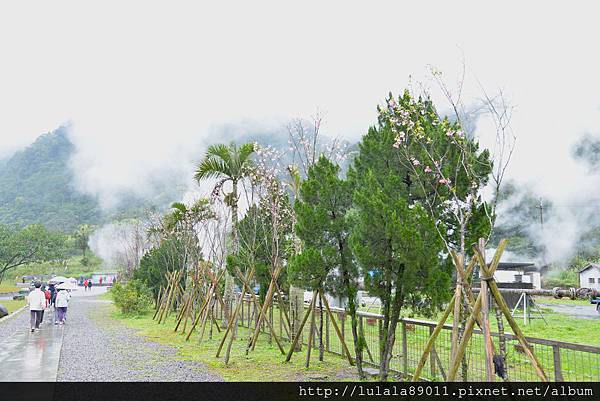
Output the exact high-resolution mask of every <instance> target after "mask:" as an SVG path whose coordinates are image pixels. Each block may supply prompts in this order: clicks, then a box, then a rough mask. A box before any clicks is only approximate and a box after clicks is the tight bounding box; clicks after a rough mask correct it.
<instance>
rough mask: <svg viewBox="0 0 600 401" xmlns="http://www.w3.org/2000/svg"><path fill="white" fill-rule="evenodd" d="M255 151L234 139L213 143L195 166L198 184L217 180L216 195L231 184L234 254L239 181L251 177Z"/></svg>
mask: <svg viewBox="0 0 600 401" xmlns="http://www.w3.org/2000/svg"><path fill="white" fill-rule="evenodd" d="M254 152H255V144H254V143H245V144H242V145H240V146H238V145H236V144H235V143H233V142H232V143H231V144H229V145H224V144H218V145H211V146H209V148H208V150H207V151H206V155H205V156H204V159H202V161H201V162H200V163H199V164H198V166H197V167H196V172H195V174H194V178H195V179H196V181H198V183H200V182H202V181H205V180H208V179H216V180H217V183H216V184H215V186H214V188H213V195H215V194H219V193H220V192H221V191H222V190H223V187H224V186H225V184H227V183H231V192H229V193H226V194H225V204H226V205H227V206H228V207H229V208H230V209H231V238H232V247H233V249H232V253H234V254H235V253H236V252H237V249H238V246H239V241H238V235H237V224H238V200H239V195H238V184H240V183H241V182H242V181H243V180H244V179H245V178H247V177H248V176H249V174H250V171H251V170H252V166H253V162H252V155H253V154H254ZM230 281H232V280H230ZM227 312H229V311H227Z"/></svg>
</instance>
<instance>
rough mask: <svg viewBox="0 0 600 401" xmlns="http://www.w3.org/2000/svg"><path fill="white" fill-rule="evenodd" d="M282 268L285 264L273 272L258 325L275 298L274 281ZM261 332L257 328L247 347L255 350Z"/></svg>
mask: <svg viewBox="0 0 600 401" xmlns="http://www.w3.org/2000/svg"><path fill="white" fill-rule="evenodd" d="M282 270H283V265H280V266H278V267H277V269H276V270H275V272H274V273H273V275H272V276H271V283H270V284H269V289H268V291H267V295H266V296H265V303H264V304H263V306H262V308H261V310H260V313H259V315H258V322H257V324H256V325H257V326H258V327H260V326H261V324H262V322H263V319H264V318H265V316H266V313H267V308H268V305H269V304H270V303H271V301H272V300H273V293H274V292H275V284H274V282H276V281H277V279H278V278H279V275H280V274H281V271H282ZM259 334H260V330H256V331H255V332H254V336H253V337H252V339H251V340H250V342H249V344H248V347H247V349H251V350H252V351H254V347H256V341H257V340H258V335H259Z"/></svg>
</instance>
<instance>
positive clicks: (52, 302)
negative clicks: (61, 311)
mask: <svg viewBox="0 0 600 401" xmlns="http://www.w3.org/2000/svg"><path fill="white" fill-rule="evenodd" d="M48 290H49V291H50V306H52V311H53V313H52V315H53V318H52V320H53V321H54V324H58V310H57V309H56V293H57V292H58V291H57V290H56V286H55V284H54V283H50V285H48Z"/></svg>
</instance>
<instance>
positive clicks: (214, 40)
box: [0, 1, 600, 197]
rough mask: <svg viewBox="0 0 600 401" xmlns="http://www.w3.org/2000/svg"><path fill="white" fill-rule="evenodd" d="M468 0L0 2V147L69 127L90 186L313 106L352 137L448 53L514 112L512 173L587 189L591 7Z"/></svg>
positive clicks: (452, 65)
mask: <svg viewBox="0 0 600 401" xmlns="http://www.w3.org/2000/svg"><path fill="white" fill-rule="evenodd" d="M207 3H208V2H207ZM413 3H414V4H413ZM483 3H484V2H456V1H455V2H447V1H445V2H433V1H428V2H411V5H408V4H407V2H399V1H363V2H360V5H359V4H358V2H356V3H354V2H349V1H344V2H335V1H317V2H311V1H303V2H282V1H274V2H261V1H245V2H227V1H219V2H210V3H208V4H206V5H200V4H199V2H178V1H169V2H165V1H163V2H153V1H139V2H136V1H114V2H113V1H102V2H95V4H94V5H92V4H91V3H89V2H62V1H52V2H47V1H45V2H39V3H31V2H25V1H19V2H2V3H1V5H0V50H1V54H2V56H1V62H0V156H6V155H8V154H10V153H11V152H13V151H14V150H15V149H18V148H19V147H22V146H24V145H26V144H28V143H30V142H31V141H32V140H33V139H34V138H35V137H36V136H38V135H39V134H41V133H44V132H47V131H50V130H53V129H55V128H57V127H58V126H59V125H60V124H64V123H66V122H69V121H70V122H72V124H73V125H72V127H73V129H72V132H71V135H72V138H73V141H74V142H75V144H76V145H77V147H78V151H79V156H78V157H79V159H78V160H79V161H80V162H82V165H83V166H85V168H83V169H82V170H81V171H80V172H79V173H78V174H79V179H80V180H81V181H88V182H90V183H92V184H91V185H90V186H89V187H88V188H87V190H89V191H99V193H100V194H101V192H102V191H111V190H112V189H114V188H122V187H127V186H128V185H132V183H139V182H140V181H143V180H144V179H146V178H147V176H148V172H149V171H153V170H156V169H160V168H161V166H163V165H165V164H173V163H179V162H181V161H182V160H185V161H189V160H194V159H195V160H197V159H199V158H200V157H201V154H198V155H196V154H189V153H190V151H189V150H190V149H192V148H194V146H195V144H197V143H198V142H199V141H201V140H202V138H206V137H207V136H209V135H211V133H213V134H214V132H216V131H217V130H218V127H219V126H221V125H222V124H226V123H232V122H233V123H240V122H241V123H242V125H243V122H244V121H252V124H249V125H251V126H252V127H253V129H256V127H260V126H261V125H264V126H270V127H273V126H275V127H277V126H283V124H285V122H286V121H287V120H288V119H289V118H291V117H296V116H310V115H311V114H312V113H314V111H315V110H316V109H317V108H318V109H319V110H321V111H323V112H324V113H325V116H326V126H325V127H324V132H325V133H327V134H329V135H331V136H343V137H346V138H348V139H355V140H356V139H358V138H360V135H361V134H363V133H364V132H365V131H366V129H367V128H368V126H369V125H372V124H374V123H375V121H376V120H375V118H376V109H375V108H376V105H377V104H379V103H382V101H383V99H384V98H385V96H386V94H387V93H388V92H389V91H393V92H395V93H398V92H400V91H401V90H402V89H403V88H405V87H406V85H407V84H408V82H409V76H410V75H412V77H413V80H415V81H423V82H426V66H427V65H430V64H431V65H434V66H436V67H437V68H438V69H439V70H441V71H443V73H444V79H445V80H446V81H447V82H448V83H450V84H454V83H456V82H457V79H458V77H459V71H460V70H461V65H462V60H463V58H464V60H465V63H466V67H467V78H466V81H465V88H466V95H467V100H468V99H469V97H471V98H475V97H477V96H479V95H480V92H479V90H478V88H477V85H476V80H477V79H478V80H479V81H480V82H481V83H482V84H483V85H485V87H486V89H487V90H488V91H490V92H494V91H496V90H497V89H499V88H501V89H502V90H503V91H504V92H505V93H506V94H507V95H508V97H509V100H510V101H511V103H512V104H513V105H514V106H515V107H516V109H515V114H514V119H513V128H514V130H515V132H516V133H517V135H518V138H519V139H518V144H517V154H516V155H515V159H514V163H513V165H512V166H511V174H512V176H513V177H518V178H519V179H520V180H521V181H523V182H532V183H533V184H532V185H535V186H536V188H539V190H540V191H542V192H543V193H553V192H556V194H555V196H560V195H558V192H560V193H561V194H569V193H571V194H572V193H573V192H575V191H582V190H583V191H599V190H598V187H595V188H593V187H590V185H589V183H590V181H589V179H590V178H589V176H585V177H584V176H583V172H582V170H581V169H580V168H579V167H578V166H577V165H575V164H574V163H573V162H572V161H571V160H570V156H569V153H570V147H571V144H572V142H573V141H574V140H575V139H576V138H578V137H579V136H580V135H581V134H582V133H584V132H590V133H596V134H597V133H599V132H600V118H599V117H600V114H599V113H600V80H599V79H598V74H599V72H600V56H599V55H598V43H597V41H598V38H599V37H600V32H599V31H600V24H598V23H597V16H598V15H599V13H598V10H596V9H592V8H586V7H584V6H583V5H575V3H573V2H568V3H567V2H564V3H563V5H562V6H560V7H558V6H553V5H550V4H549V2H531V1H530V2H507V1H505V2H500V3H494V4H495V6H496V7H497V8H492V7H490V3H487V2H486V3H485V5H484V4H483ZM588 4H591V2H590V3H588ZM478 134H479V135H481V137H485V135H487V134H489V132H485V130H484V129H481V130H480V132H479V133H478ZM194 149H195V148H194ZM593 180H594V181H593V182H594V183H597V180H596V179H595V178H594V179H593ZM557 188H560V190H559V189H557ZM599 197H600V196H599Z"/></svg>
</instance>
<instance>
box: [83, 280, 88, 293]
mask: <svg viewBox="0 0 600 401" xmlns="http://www.w3.org/2000/svg"><path fill="white" fill-rule="evenodd" d="M88 284H89V280H88V279H86V280H85V281H84V282H83V291H87V290H88Z"/></svg>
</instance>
